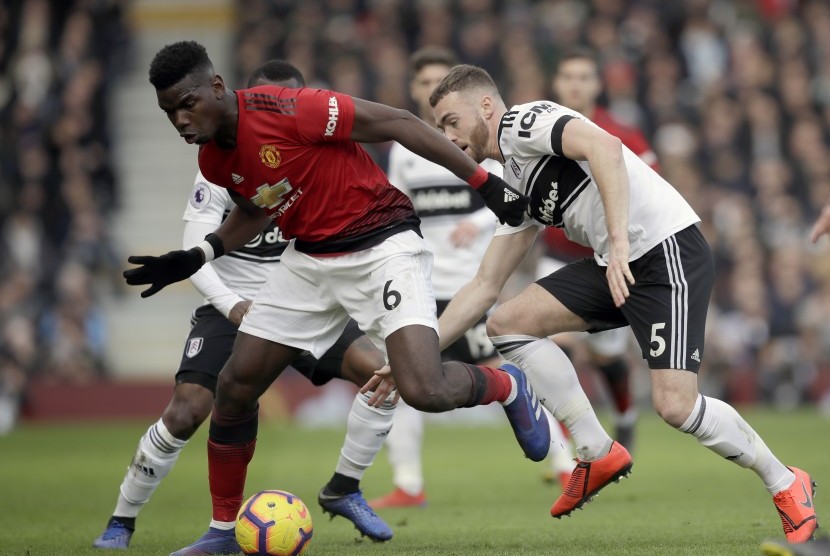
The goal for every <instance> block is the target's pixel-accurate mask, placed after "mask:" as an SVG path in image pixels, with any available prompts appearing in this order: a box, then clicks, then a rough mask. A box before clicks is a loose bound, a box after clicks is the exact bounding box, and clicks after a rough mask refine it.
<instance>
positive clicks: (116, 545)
mask: <svg viewBox="0 0 830 556" xmlns="http://www.w3.org/2000/svg"><path fill="white" fill-rule="evenodd" d="M133 531H134V530H133V529H130V528H129V527H127V526H126V525H125V524H123V523H121V522H120V521H118V518H117V517H112V518H110V520H109V523H107V528H106V529H104V532H103V533H101V536H100V537H98V538H97V539H95V541H94V542H93V543H92V546H93V547H95V548H108V549H126V548H127V547H129V546H130V539H131V538H132V536H133Z"/></svg>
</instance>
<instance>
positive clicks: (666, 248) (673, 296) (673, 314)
mask: <svg viewBox="0 0 830 556" xmlns="http://www.w3.org/2000/svg"><path fill="white" fill-rule="evenodd" d="M663 254H664V255H665V257H666V271H667V272H668V273H669V284H671V291H672V293H671V327H672V333H671V336H670V337H669V361H670V364H671V365H672V367H674V368H677V365H676V363H675V362H676V360H677V359H676V355H675V338H676V336H677V334H676V331H677V303H676V302H675V300H676V299H677V284H676V282H675V280H674V267H673V266H672V262H671V254H670V253H669V242H668V240H666V241H664V242H663Z"/></svg>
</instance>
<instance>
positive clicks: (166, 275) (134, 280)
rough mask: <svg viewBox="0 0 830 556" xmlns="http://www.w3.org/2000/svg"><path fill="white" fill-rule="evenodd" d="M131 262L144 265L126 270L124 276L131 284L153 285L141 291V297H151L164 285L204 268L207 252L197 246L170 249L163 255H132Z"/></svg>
mask: <svg viewBox="0 0 830 556" xmlns="http://www.w3.org/2000/svg"><path fill="white" fill-rule="evenodd" d="M127 262H129V263H131V264H139V265H142V266H140V267H138V268H131V269H129V270H125V271H124V278H126V279H127V284H129V285H131V286H142V285H144V284H151V286H150V287H149V288H148V289H146V290H144V291H143V292H141V297H150V296H151V295H153V294H155V293H157V292H159V291H161V289H162V288H163V287H164V286H167V285H168V284H173V283H175V282H180V281H182V280H184V279H185V278H190V277H191V276H192V275H194V274H196V272H197V271H198V270H199V269H200V268H202V265H204V264H205V254H204V253H203V252H202V250H201V249H198V248H196V247H194V248H192V249H188V250H187V251H182V250H179V251H170V252H169V253H165V254H164V255H162V256H161V257H141V256H132V257H130V258H128V259H127Z"/></svg>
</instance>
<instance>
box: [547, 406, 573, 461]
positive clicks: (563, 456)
mask: <svg viewBox="0 0 830 556" xmlns="http://www.w3.org/2000/svg"><path fill="white" fill-rule="evenodd" d="M544 411H545V415H547V416H548V421H550V468H551V469H552V470H553V472H554V473H556V474H559V473H570V472H571V471H573V469H574V467H575V466H576V464H575V463H574V457H576V454H574V450H573V446H571V441H570V440H568V439H567V438H566V437H565V433H564V432H562V427H561V426H560V425H559V421H557V420H556V418H555V417H554V416H553V415H551V414H550V411H548V410H547V409H544Z"/></svg>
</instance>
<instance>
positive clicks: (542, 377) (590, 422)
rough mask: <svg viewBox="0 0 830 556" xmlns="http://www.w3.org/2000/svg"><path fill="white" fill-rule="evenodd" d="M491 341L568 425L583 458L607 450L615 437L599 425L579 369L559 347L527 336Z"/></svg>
mask: <svg viewBox="0 0 830 556" xmlns="http://www.w3.org/2000/svg"><path fill="white" fill-rule="evenodd" d="M490 340H491V341H492V342H493V345H494V346H496V349H498V350H499V353H501V355H502V357H504V358H505V359H508V360H512V361H514V362H515V363H516V364H517V365H518V366H519V367H520V368H521V369H522V370H523V371H524V372H525V374H526V375H527V378H528V380H530V383H531V385H532V386H533V389H534V390H535V391H536V395H537V396H539V401H541V402H542V405H543V406H545V407H546V408H547V409H548V411H550V412H551V414H553V416H554V417H555V418H556V419H557V420H559V421H560V422H562V424H564V425H565V427H567V429H568V431H569V432H570V433H571V438H573V439H574V443H575V445H576V453H577V455H578V456H579V459H580V460H582V461H593V460H596V459H599V458H601V457H603V456H605V455H606V454H607V453H608V451H609V450H610V449H611V444H612V443H613V440H611V437H610V436H608V433H606V432H605V430H604V429H603V428H602V425H600V424H599V419H597V415H596V413H594V409H593V408H592V407H591V403H590V402H589V401H588V397H587V396H586V395H585V392H584V391H583V390H582V386H581V385H580V384H579V379H578V378H577V376H576V369H574V366H573V364H572V363H571V361H570V360H569V359H568V356H567V355H565V352H563V351H562V350H561V349H560V348H559V346H557V345H556V344H555V343H553V342H552V341H551V340H549V339H548V338H535V337H533V336H524V335H511V336H496V337H491V338H490Z"/></svg>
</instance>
